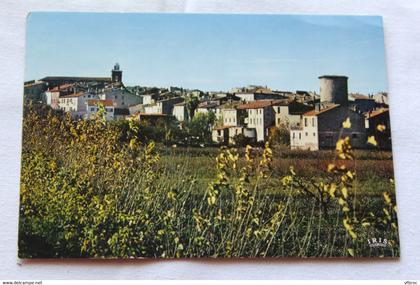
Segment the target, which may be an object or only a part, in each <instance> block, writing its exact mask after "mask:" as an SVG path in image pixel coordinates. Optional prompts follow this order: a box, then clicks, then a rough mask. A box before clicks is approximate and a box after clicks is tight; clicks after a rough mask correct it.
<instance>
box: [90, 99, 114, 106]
mask: <svg viewBox="0 0 420 285" xmlns="http://www.w3.org/2000/svg"><path fill="white" fill-rule="evenodd" d="M87 104H88V105H99V104H100V105H103V106H107V107H113V106H114V102H113V101H112V100H97V99H91V100H87Z"/></svg>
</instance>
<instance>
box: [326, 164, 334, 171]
mask: <svg viewBox="0 0 420 285" xmlns="http://www.w3.org/2000/svg"><path fill="white" fill-rule="evenodd" d="M327 169H328V172H332V171H334V170H335V164H333V163H330V164H328V168H327Z"/></svg>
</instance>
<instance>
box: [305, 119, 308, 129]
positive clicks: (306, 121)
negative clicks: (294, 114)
mask: <svg viewBox="0 0 420 285" xmlns="http://www.w3.org/2000/svg"><path fill="white" fill-rule="evenodd" d="M307 126H308V118H305V127H307Z"/></svg>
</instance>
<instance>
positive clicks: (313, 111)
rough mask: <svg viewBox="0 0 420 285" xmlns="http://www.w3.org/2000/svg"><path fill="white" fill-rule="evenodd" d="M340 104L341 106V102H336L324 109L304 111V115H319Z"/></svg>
mask: <svg viewBox="0 0 420 285" xmlns="http://www.w3.org/2000/svg"><path fill="white" fill-rule="evenodd" d="M338 106H340V105H339V104H334V105H331V106H328V107H326V108H324V109H321V110H320V111H316V110H311V111H309V112H306V113H304V114H303V115H304V116H318V115H319V114H322V113H325V112H328V111H331V110H332V109H335V108H337V107H338Z"/></svg>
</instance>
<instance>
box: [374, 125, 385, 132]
mask: <svg viewBox="0 0 420 285" xmlns="http://www.w3.org/2000/svg"><path fill="white" fill-rule="evenodd" d="M376 129H377V130H378V131H380V132H384V131H385V129H386V127H385V125H382V124H380V125H378V126H377V127H376Z"/></svg>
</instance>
